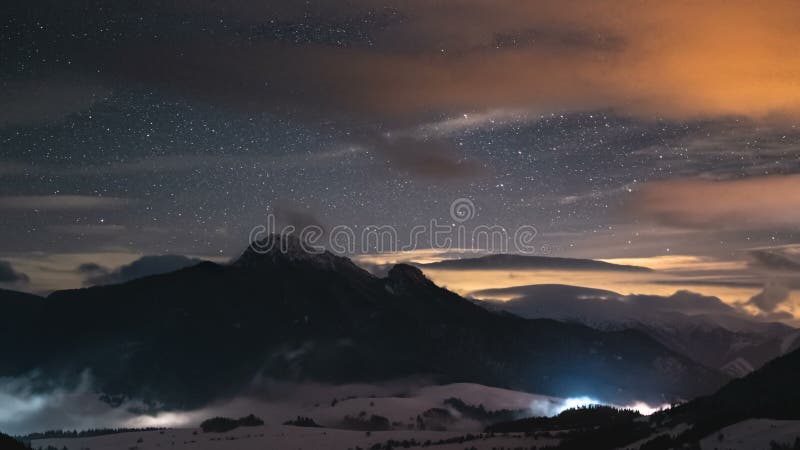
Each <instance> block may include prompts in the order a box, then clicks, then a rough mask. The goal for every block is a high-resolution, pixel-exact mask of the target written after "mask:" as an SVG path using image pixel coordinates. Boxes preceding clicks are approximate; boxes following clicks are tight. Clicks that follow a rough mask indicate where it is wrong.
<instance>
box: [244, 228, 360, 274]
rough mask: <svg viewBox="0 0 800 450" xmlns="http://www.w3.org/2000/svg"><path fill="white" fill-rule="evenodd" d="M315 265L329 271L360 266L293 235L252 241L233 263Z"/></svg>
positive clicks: (248, 265) (250, 266) (259, 265)
mask: <svg viewBox="0 0 800 450" xmlns="http://www.w3.org/2000/svg"><path fill="white" fill-rule="evenodd" d="M281 264H283V265H286V264H288V265H292V266H297V265H306V264H308V265H313V266H315V267H317V268H322V269H326V270H337V269H341V268H345V267H346V268H356V269H358V270H362V269H360V268H358V266H356V265H355V264H354V263H353V262H352V261H350V259H348V258H346V257H344V256H337V255H334V254H333V253H331V252H329V251H327V250H325V249H323V248H321V247H318V246H316V245H313V244H310V243H308V242H304V241H302V240H300V238H299V237H297V236H295V235H292V234H284V235H280V234H270V235H268V236H267V237H265V238H263V239H259V240H256V241H253V242H252V243H250V245H249V246H248V247H247V249H246V250H245V251H244V253H242V255H241V256H240V257H239V258H238V259H237V260H235V261H234V262H233V263H232V265H233V266H235V267H243V268H253V269H258V268H262V267H270V266H274V265H281Z"/></svg>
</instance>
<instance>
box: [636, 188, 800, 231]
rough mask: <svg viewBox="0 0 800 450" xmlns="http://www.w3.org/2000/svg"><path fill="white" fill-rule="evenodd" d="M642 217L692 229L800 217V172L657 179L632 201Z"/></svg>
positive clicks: (766, 224)
mask: <svg viewBox="0 0 800 450" xmlns="http://www.w3.org/2000/svg"><path fill="white" fill-rule="evenodd" d="M627 210H628V212H629V213H630V214H631V215H632V216H633V217H635V218H637V219H646V220H652V221H654V222H657V223H660V224H664V225H671V226H682V227H690V228H713V229H763V228H773V227H781V228H786V227H795V226H796V225H797V223H798V222H800V175H775V176H764V177H751V178H745V179H737V180H718V181H711V180H701V179H683V180H673V181H661V182H653V183H648V184H645V185H643V186H642V187H641V188H640V189H638V190H637V191H634V193H633V195H632V197H631V199H630V201H629V202H628V204H627Z"/></svg>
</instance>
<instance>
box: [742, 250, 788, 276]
mask: <svg viewBox="0 0 800 450" xmlns="http://www.w3.org/2000/svg"><path fill="white" fill-rule="evenodd" d="M749 255H750V257H751V258H752V260H753V261H752V265H753V267H755V268H760V269H767V270H775V271H786V272H800V255H798V254H797V253H796V252H791V251H787V250H786V249H770V250H751V251H750V253H749Z"/></svg>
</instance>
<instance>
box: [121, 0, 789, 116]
mask: <svg viewBox="0 0 800 450" xmlns="http://www.w3.org/2000/svg"><path fill="white" fill-rule="evenodd" d="M322 3H325V2H324V1H323V2H322ZM378 3H379V2H377V3H376V2H363V3H362V2H358V1H356V2H353V3H352V4H350V5H349V7H348V8H355V9H358V8H368V7H369V8H376V7H378V6H380V5H379V4H378ZM392 6H394V7H396V8H397V9H399V14H400V15H403V16H404V17H406V18H407V19H406V20H403V21H398V22H397V23H393V24H392V25H391V26H387V27H386V28H385V29H382V30H379V31H376V32H375V36H374V42H375V45H374V46H370V47H367V46H357V45H356V46H353V47H350V48H332V47H330V46H323V45H314V44H309V45H304V46H285V45H276V44H274V43H255V44H252V45H248V46H239V45H237V46H225V45H224V44H220V43H214V42H210V41H206V42H203V41H202V40H201V39H191V40H189V39H187V41H186V42H184V43H173V44H170V47H169V48H167V47H159V48H154V49H139V52H138V53H137V52H136V51H126V52H124V55H125V60H124V61H121V62H120V63H121V64H122V68H126V71H125V72H124V73H125V74H126V76H137V75H136V74H137V73H138V76H139V77H140V78H141V77H144V78H145V79H147V80H149V81H156V82H159V83H165V84H167V85H169V86H171V87H173V88H175V89H179V90H190V91H191V92H192V93H193V94H195V95H200V96H208V97H212V99H213V100H221V101H225V102H232V103H236V104H238V105H240V106H243V107H246V108H248V109H250V108H266V107H268V106H269V105H272V104H274V103H275V102H276V101H278V100H281V101H290V102H291V101H295V102H297V103H300V104H303V105H305V106H307V107H313V108H328V109H333V110H335V111H337V112H340V113H342V112H350V113H360V114H368V115H374V114H376V113H378V114H382V115H383V116H384V117H387V118H392V119H394V120H402V121H405V122H418V121H419V120H420V117H421V116H420V114H425V115H426V116H424V117H430V116H428V115H429V114H431V113H437V114H441V113H444V114H452V113H470V112H484V111H497V110H500V111H502V110H504V109H508V110H513V111H531V112H533V113H534V114H536V113H549V112H557V111H564V110H592V109H613V110H616V111H617V112H620V113H623V114H633V115H639V116H642V117H669V118H680V119H682V118H695V117H707V116H719V115H744V116H749V117H759V118H760V117H766V116H776V115H779V116H784V115H788V116H793V115H796V114H797V113H798V112H800V84H798V82H797V80H798V79H800V59H798V58H797V57H796V55H797V54H798V51H800V27H798V26H797V24H798V23H800V8H798V7H797V4H796V3H794V2H791V1H785V0H783V1H781V0H778V1H774V2H770V3H769V4H765V3H760V2H753V1H744V0H738V1H737V0H733V1H709V2H683V1H681V2H658V3H656V2H638V1H636V2H634V1H575V2H570V3H569V4H568V5H565V4H564V3H563V2H550V1H535V2H534V1H532V2H519V1H511V0H470V1H468V0H453V1H450V2H446V3H445V2H441V3H440V2H430V1H428V0H425V1H421V0H411V1H408V2H403V3H400V4H397V5H392ZM350 12H351V13H353V11H350ZM340 13H341V14H345V13H344V12H340ZM286 14H289V15H291V12H287V13H286ZM254 17H262V16H261V15H255V16H254ZM137 54H138V55H140V56H141V58H147V60H148V61H151V60H152V58H154V57H155V56H153V55H156V56H157V57H158V60H159V61H160V64H159V65H155V66H154V65H152V64H142V61H140V60H139V58H137ZM175 55H179V56H177V57H176V56H175ZM132 74H133V75H132Z"/></svg>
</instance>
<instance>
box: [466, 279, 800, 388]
mask: <svg viewBox="0 0 800 450" xmlns="http://www.w3.org/2000/svg"><path fill="white" fill-rule="evenodd" d="M475 294H476V295H479V296H481V297H492V296H502V297H513V298H512V300H509V301H497V302H495V301H486V302H478V303H479V304H483V305H485V306H487V307H489V308H493V309H497V310H502V311H507V312H510V313H513V314H516V315H518V316H521V317H525V318H531V319H534V318H535V319H542V318H545V319H554V320H559V321H563V322H567V323H580V324H583V325H587V326H590V327H593V328H596V329H600V330H623V329H635V330H639V331H641V332H643V333H645V334H647V335H649V336H651V337H653V338H654V339H656V340H657V341H659V342H661V343H662V344H664V345H665V346H667V347H669V348H670V349H672V350H675V351H676V352H678V353H681V354H684V355H687V356H689V357H690V358H692V359H694V360H695V361H697V362H699V363H701V364H705V365H707V366H709V367H715V368H717V369H719V370H721V371H723V372H725V373H727V374H729V375H731V376H734V377H740V376H743V375H746V374H747V373H750V372H752V371H753V370H754V369H756V368H759V367H761V366H762V365H764V364H765V363H766V362H768V361H770V360H772V359H774V358H777V357H778V356H780V355H783V354H784V353H787V352H789V351H791V350H794V349H796V348H797V347H798V345H800V339H798V337H800V330H797V329H796V328H792V327H790V326H788V325H784V324H781V323H775V322H759V321H756V320H753V319H750V318H747V317H745V316H744V315H743V314H742V313H740V312H738V311H736V310H735V309H733V308H732V307H730V306H728V305H726V304H725V303H723V302H722V301H720V300H719V299H718V298H716V297H707V296H702V295H700V294H695V293H692V292H687V291H679V292H677V293H675V294H673V295H672V296H670V297H659V296H648V295H627V296H626V295H622V294H618V293H616V292H611V291H605V290H600V289H591V288H583V287H579V286H568V285H557V284H543V285H530V286H517V287H513V288H503V289H490V290H484V291H480V292H477V293H475Z"/></svg>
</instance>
